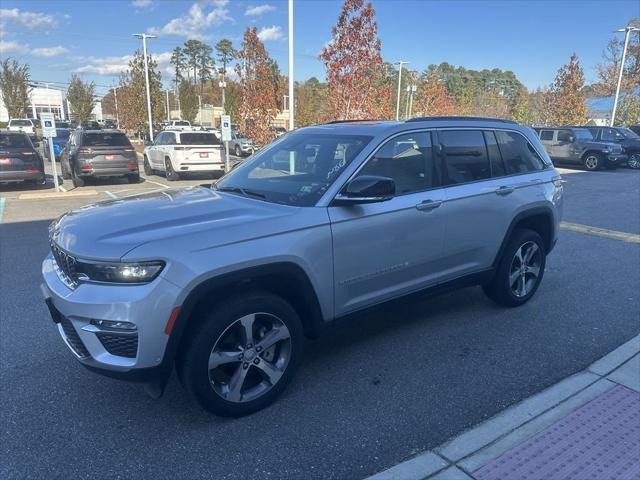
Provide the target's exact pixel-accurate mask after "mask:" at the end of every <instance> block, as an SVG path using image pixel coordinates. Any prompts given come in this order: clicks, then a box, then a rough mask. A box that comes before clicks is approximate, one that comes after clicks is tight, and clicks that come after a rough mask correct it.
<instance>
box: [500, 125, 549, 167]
mask: <svg viewBox="0 0 640 480" xmlns="http://www.w3.org/2000/svg"><path fill="white" fill-rule="evenodd" d="M496 137H497V138H498V144H499V145H500V152H501V153H502V159H503V160H504V163H505V167H506V170H507V175H513V174H516V173H526V172H535V171H537V170H542V169H543V168H544V161H543V160H542V158H540V155H538V152H536V151H535V149H534V148H533V146H532V145H531V144H530V143H529V142H528V141H527V139H526V138H525V137H524V136H522V135H520V134H519V133H516V132H505V131H501V130H498V131H497V132H496Z"/></svg>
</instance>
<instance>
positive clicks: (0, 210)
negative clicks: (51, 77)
mask: <svg viewBox="0 0 640 480" xmlns="http://www.w3.org/2000/svg"><path fill="white" fill-rule="evenodd" d="M3 214H4V197H0V223H2V215H3Z"/></svg>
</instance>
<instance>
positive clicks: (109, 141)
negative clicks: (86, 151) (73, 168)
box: [82, 133, 131, 147]
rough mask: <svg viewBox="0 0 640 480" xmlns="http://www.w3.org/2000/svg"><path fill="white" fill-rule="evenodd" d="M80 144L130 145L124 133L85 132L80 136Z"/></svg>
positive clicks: (92, 145) (89, 145) (103, 145)
mask: <svg viewBox="0 0 640 480" xmlns="http://www.w3.org/2000/svg"><path fill="white" fill-rule="evenodd" d="M82 145H83V146H87V147H129V146H131V144H130V143H129V139H128V138H127V137H126V136H125V135H124V133H87V134H86V135H84V136H83V137H82Z"/></svg>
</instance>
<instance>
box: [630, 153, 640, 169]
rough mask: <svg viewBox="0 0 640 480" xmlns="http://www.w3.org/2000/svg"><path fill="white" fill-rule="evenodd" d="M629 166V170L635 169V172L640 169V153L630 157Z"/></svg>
mask: <svg viewBox="0 0 640 480" xmlns="http://www.w3.org/2000/svg"><path fill="white" fill-rule="evenodd" d="M627 165H629V168H633V169H634V170H637V169H639V168H640V152H636V153H632V154H631V156H630V157H629V160H627Z"/></svg>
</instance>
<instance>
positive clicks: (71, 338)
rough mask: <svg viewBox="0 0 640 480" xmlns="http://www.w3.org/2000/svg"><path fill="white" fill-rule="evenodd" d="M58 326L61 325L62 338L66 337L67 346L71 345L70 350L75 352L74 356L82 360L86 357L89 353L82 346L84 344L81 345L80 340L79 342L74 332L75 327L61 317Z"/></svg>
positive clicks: (76, 333) (78, 337)
mask: <svg viewBox="0 0 640 480" xmlns="http://www.w3.org/2000/svg"><path fill="white" fill-rule="evenodd" d="M60 325H62V330H63V331H64V336H65V337H66V339H67V342H69V345H71V348H72V349H73V351H74V352H76V355H78V356H79V357H83V358H84V357H88V356H89V352H88V351H87V348H86V347H85V346H84V343H82V340H80V336H79V335H78V332H77V331H76V329H75V327H74V326H73V324H72V323H71V320H69V319H68V318H65V317H63V316H62V315H61V316H60Z"/></svg>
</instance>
